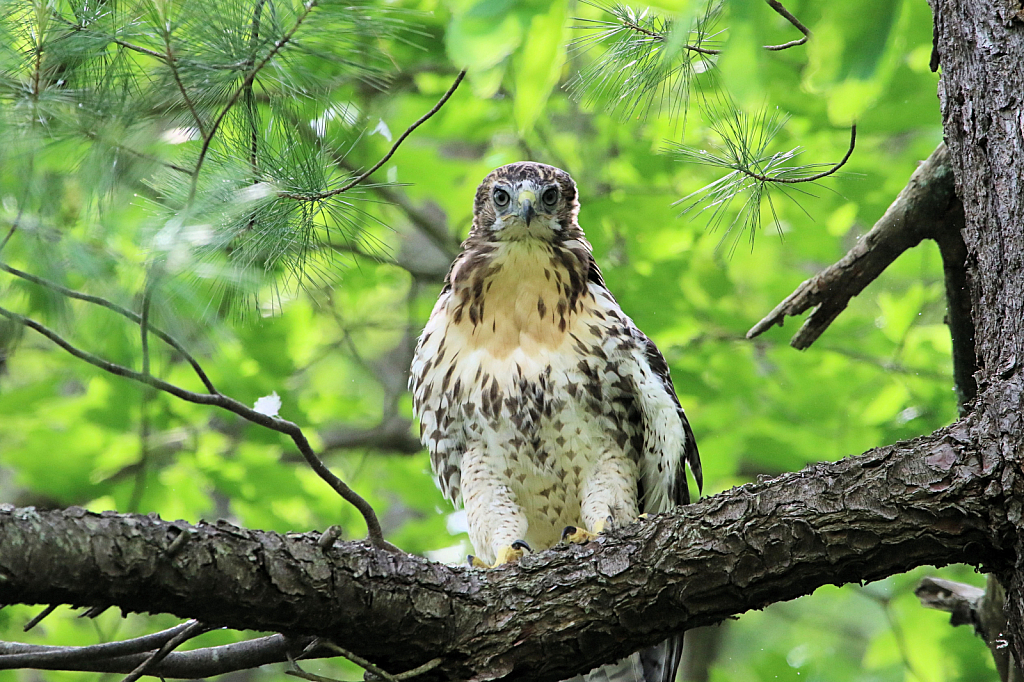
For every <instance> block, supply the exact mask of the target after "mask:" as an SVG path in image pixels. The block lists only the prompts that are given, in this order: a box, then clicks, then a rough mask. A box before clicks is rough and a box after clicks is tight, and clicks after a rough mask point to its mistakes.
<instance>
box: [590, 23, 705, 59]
mask: <svg viewBox="0 0 1024 682" xmlns="http://www.w3.org/2000/svg"><path fill="white" fill-rule="evenodd" d="M578 19H579V20H580V21H589V20H588V19H583V18H581V17H578ZM619 23H621V24H622V25H623V26H624V27H625V28H628V29H630V30H631V31H636V32H637V33H642V34H643V35H645V36H647V37H649V38H654V39H655V40H656V41H658V42H662V41H664V40H665V36H664V34H661V33H658V32H656V31H652V30H650V29H647V28H644V27H643V26H641V25H640V24H637V23H635V22H632V21H628V20H626V19H619ZM582 28H586V27H582ZM682 47H683V49H684V50H689V51H690V52H698V53H700V54H707V55H715V54H722V51H721V50H713V49H711V48H708V47H698V46H697V45H690V44H686V45H683V46H682Z"/></svg>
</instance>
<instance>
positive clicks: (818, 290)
mask: <svg viewBox="0 0 1024 682" xmlns="http://www.w3.org/2000/svg"><path fill="white" fill-rule="evenodd" d="M958 215H959V216H960V219H961V220H962V216H963V209H962V207H960V202H959V200H958V199H957V198H956V193H955V191H954V188H953V172H952V170H951V168H950V165H949V154H948V152H947V151H946V146H945V145H944V144H943V145H939V147H938V148H937V149H936V150H935V151H934V152H932V155H931V156H929V157H928V159H927V160H926V161H925V162H924V163H922V164H921V165H920V166H919V167H918V168H917V170H915V171H914V173H913V175H911V176H910V180H909V182H908V183H907V186H906V187H904V188H903V191H902V192H900V194H899V196H898V197H896V200H895V201H894V202H893V203H892V205H891V206H889V208H888V210H886V212H885V215H883V216H882V217H881V218H880V219H879V220H878V222H877V223H875V225H874V227H872V228H871V230H870V231H869V232H868V233H867V234H865V235H864V236H863V237H861V239H860V241H858V242H857V245H856V246H854V247H853V248H852V249H850V251H849V253H847V254H846V255H845V256H843V258H842V259H840V260H839V261H838V262H837V263H835V264H834V265H831V266H829V267H828V268H826V269H825V270H822V271H821V272H819V273H818V274H817V275H815V276H814V277H812V278H811V279H809V280H807V281H805V282H804V283H803V284H801V285H800V286H799V287H797V289H796V291H794V292H793V293H792V294H790V295H789V296H787V297H786V299H785V300H784V301H782V303H780V304H779V305H777V306H776V307H775V309H774V310H772V311H771V312H770V313H768V315H766V316H765V317H764V319H763V320H761V321H760V322H758V323H757V324H756V325H754V327H753V328H751V330H750V331H749V332H747V338H748V339H752V338H754V337H755V336H758V335H760V334H762V333H764V332H765V331H767V330H768V329H769V328H770V327H771V326H772V325H776V324H777V325H779V326H782V323H783V322H784V321H785V318H786V317H787V316H794V315H799V314H801V313H803V312H804V311H805V310H807V309H808V308H811V307H813V306H817V308H816V309H815V310H814V312H813V313H811V315H810V317H808V318H807V320H806V321H805V322H804V324H803V326H802V327H801V328H800V330H799V331H798V332H797V333H796V334H795V335H794V336H793V339H792V340H791V341H790V345H791V346H793V347H794V348H797V349H799V350H804V349H806V348H808V347H809V346H810V345H811V344H812V343H814V342H815V341H816V340H817V339H818V337H819V336H821V334H822V333H823V332H824V331H825V330H826V329H828V326H829V325H830V324H832V321H833V320H835V319H836V317H838V316H839V314H840V313H841V312H842V311H843V310H845V309H846V306H847V304H848V303H849V302H850V299H851V298H853V297H854V296H856V295H857V294H859V293H860V292H861V291H863V290H864V287H866V286H867V285H868V284H870V283H871V282H872V281H874V280H875V278H877V277H878V275H880V274H881V273H882V271H883V270H885V268H887V267H888V266H889V264H890V263H892V262H893V261H894V260H896V258H897V257H898V256H899V255H900V254H901V253H903V252H904V251H906V250H907V249H909V248H911V247H914V246H917V245H918V244H919V243H920V242H921V240H922V239H925V238H926V237H932V238H934V237H935V236H936V235H937V234H938V233H939V231H940V229H941V230H942V231H943V232H948V231H950V230H955V229H957V228H956V226H955V224H953V223H955V221H956V218H957V216H958ZM947 221H951V224H950V225H949V226H947V225H946V224H945V223H946V222H947ZM937 226H941V227H937ZM961 262H962V261H961ZM965 295H969V292H968V294H965ZM972 352H973V344H972Z"/></svg>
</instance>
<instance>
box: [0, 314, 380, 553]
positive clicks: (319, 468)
mask: <svg viewBox="0 0 1024 682" xmlns="http://www.w3.org/2000/svg"><path fill="white" fill-rule="evenodd" d="M0 315H3V316H4V317H6V318H7V319H9V320H12V321H14V322H17V323H19V324H21V325H23V326H25V327H28V328H29V329H32V330H34V331H36V332H38V333H40V334H42V335H43V336H45V337H46V338H48V339H50V340H51V341H53V342H54V343H56V344H57V345H58V346H60V347H61V348H63V349H64V350H65V351H67V352H68V353H70V354H71V355H73V356H75V357H76V358H78V359H79V360H84V361H85V362H88V363H89V364H90V365H93V366H94V367H98V368H100V369H102V370H104V371H105V372H109V373H110V374H114V375H117V376H120V377H125V378H126V379H132V380H133V381H138V382H139V383H142V384H146V385H147V386H152V387H153V388H155V389H158V390H160V391H164V392H165V393H169V394H171V395H173V396H175V397H177V398H181V399H182V400H185V401H188V402H190V403H196V404H199V405H213V406H216V407H220V408H222V409H224V410H227V411H229V412H232V413H234V414H237V415H238V416H239V417H242V418H243V419H246V420H248V421H250V422H253V423H255V424H259V425H260V426H264V427H266V428H268V429H271V430H273V431H277V432H278V433H283V434H285V435H286V436H289V437H290V438H291V439H292V442H293V443H295V446H296V447H297V448H298V450H299V452H300V453H301V454H302V457H303V459H305V460H306V463H307V464H309V466H310V467H311V468H312V469H313V471H315V472H316V473H317V475H318V476H319V477H320V478H321V479H323V480H324V481H325V482H326V483H327V484H328V485H329V486H331V488H333V489H334V491H335V492H337V493H338V495H340V496H341V498H342V499H344V500H345V501H346V502H348V503H349V504H351V505H352V506H354V507H355V508H356V509H358V510H359V513H360V514H362V516H363V520H364V521H365V522H366V528H367V537H368V538H369V540H370V542H371V543H373V545H374V546H376V547H381V548H385V549H388V550H393V551H397V549H396V548H395V547H394V546H393V545H391V544H389V543H388V542H387V541H385V540H384V534H383V532H382V531H381V527H380V521H379V520H378V519H377V514H376V512H374V510H373V507H371V506H370V504H369V503H368V502H367V501H366V500H365V499H363V497H361V496H360V495H359V494H358V493H356V492H355V491H354V490H352V488H350V487H349V486H348V485H347V484H346V483H345V482H344V481H342V480H341V479H340V478H338V477H337V476H336V475H335V474H334V473H333V472H332V471H331V470H330V469H328V468H327V465H325V464H324V463H323V461H322V460H321V459H320V458H319V457H317V455H316V453H315V452H314V451H313V448H312V447H311V446H310V444H309V441H308V440H307V439H306V436H305V434H304V433H303V432H302V429H301V428H299V426H298V425H297V424H295V423H294V422H290V421H288V420H286V419H281V418H279V417H271V416H269V415H266V414H263V413H261V412H257V411H256V410H254V409H252V408H250V407H249V406H247V405H245V404H243V403H241V402H239V401H237V400H235V399H234V398H230V397H228V396H226V395H224V394H222V393H195V392H193V391H188V390H185V389H183V388H181V387H180V386H176V385H174V384H171V383H168V382H166V381H164V380H162V379H158V378H156V377H154V376H152V375H149V374H144V373H142V372H136V371H135V370H133V369H130V368H128V367H124V366H123V365H118V364H116V363H113V362H110V361H109V360H106V359H104V358H101V357H99V356H98V355H94V354H92V353H90V352H88V351H85V350H82V349H81V348H78V347H77V346H74V345H72V344H71V343H70V342H69V341H67V339H65V338H64V337H62V336H61V335H60V334H58V333H57V332H55V331H53V330H52V329H50V328H48V327H46V326H45V325H43V324H40V323H39V322H36V321H35V320H33V319H31V318H28V317H25V316H23V315H19V314H17V313H15V312H12V311H10V310H7V309H6V308H2V307H0Z"/></svg>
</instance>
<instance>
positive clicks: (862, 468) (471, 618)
mask: <svg viewBox="0 0 1024 682" xmlns="http://www.w3.org/2000/svg"><path fill="white" fill-rule="evenodd" d="M971 429H972V426H971V424H970V423H969V422H963V423H959V424H957V425H954V426H952V427H950V428H948V429H945V430H942V431H940V432H937V433H936V434H933V435H931V436H926V437H922V438H918V439H915V440H913V441H908V442H904V443H897V444H895V445H892V446H888V447H885V448H880V449H877V450H873V451H871V452H869V453H866V454H865V455H861V456H858V457H851V458H847V459H845V460H842V461H840V462H836V463H830V464H817V465H814V466H811V467H808V468H806V469H804V470H803V471H800V472H797V473H790V474H784V475H782V476H780V477H778V478H776V479H772V480H765V481H761V482H758V483H755V484H748V485H745V486H742V487H739V488H735V489H733V490H730V491H727V492H725V493H721V494H719V495H715V496H713V497H710V498H706V499H704V500H701V501H700V502H698V503H696V504H694V505H690V506H688V507H685V508H681V509H679V510H678V511H676V512H674V513H672V514H668V515H662V516H658V517H654V518H652V519H650V520H646V521H644V522H642V523H640V524H636V525H633V526H630V527H629V528H627V529H623V530H622V531H617V532H615V533H612V534H611V535H610V536H608V537H606V538H603V539H602V540H600V541H599V542H596V543H591V544H588V545H584V546H573V547H560V548H556V549H555V550H552V551H549V552H545V553H542V554H538V555H534V556H528V557H526V558H525V559H524V560H523V561H522V562H521V564H520V565H519V566H511V567H507V568H502V569H497V570H493V571H479V570H472V569H467V568H461V567H455V568H453V567H448V566H444V565H440V564H436V563H431V562H428V561H426V560H425V559H421V558H418V557H413V556H409V555H395V554H392V553H389V552H386V551H382V550H376V549H373V548H371V547H369V546H366V545H363V544H360V543H339V544H337V545H335V546H334V547H332V548H329V549H328V550H326V551H323V550H321V549H320V548H319V547H318V545H317V539H318V537H317V536H316V535H315V534H302V535H278V534H274V533H267V532H260V531H250V530H245V529H241V528H236V527H233V526H230V525H227V524H219V525H206V524H201V525H199V526H190V525H187V524H184V523H182V522H177V523H167V522H164V521H161V520H159V519H158V518H156V517H152V516H128V515H119V514H114V513H107V514H99V515H97V514H92V513H87V512H85V511H83V510H68V511H56V512H36V511H34V510H31V509H15V508H10V507H8V508H5V509H3V510H2V511H0V602H21V603H70V604H75V605H89V606H92V605H100V606H109V605H114V606H118V607H121V608H122V609H125V610H129V611H151V612H169V613H174V614H177V615H179V616H182V617H191V618H197V619H199V620H201V621H203V622H204V623H207V624H209V625H214V626H227V627H232V628H239V629H257V630H271V631H277V632H283V633H286V634H291V635H320V636H327V637H330V638H332V639H333V640H334V641H336V642H338V643H339V644H340V645H341V646H343V647H345V648H346V649H349V650H351V651H354V652H356V653H357V654H360V655H362V656H364V657H366V658H368V659H370V660H371V661H373V662H374V663H377V664H378V665H380V666H381V667H383V668H384V669H385V670H394V671H403V670H408V669H410V668H413V667H416V666H418V665H421V664H423V663H425V662H426V661H429V660H431V659H433V658H435V657H441V658H442V659H443V662H442V664H441V665H440V666H439V667H438V668H436V669H435V670H434V671H432V672H430V673H428V674H427V675H424V676H423V677H422V678H421V679H425V680H441V679H457V680H486V679H507V680H537V681H538V682H540V681H543V680H559V679H563V678H566V677H569V676H571V675H572V674H576V673H580V672H585V671H586V670H589V669H590V668H591V667H593V666H595V665H597V664H600V663H603V662H607V661H610V660H614V659H616V658H618V657H621V656H622V655H624V654H626V653H628V652H630V651H633V650H636V649H637V648H640V647H641V646H643V645H647V644H652V643H654V642H657V641H660V640H661V639H664V638H665V636H666V635H668V634H670V633H673V632H677V631H680V630H683V629H686V628H690V627H696V626H700V625H707V624H711V623H715V622H719V621H721V620H722V619H724V618H726V617H729V616H731V615H735V614H738V613H742V612H744V611H747V610H749V609H756V608H762V607H764V606H765V605H767V604H770V603H773V602H777V601H781V600H786V599H792V598H795V597H799V596H802V595H805V594H810V593H811V592H813V591H814V589H816V588H817V587H819V586H821V585H825V584H842V583H846V582H861V581H866V580H876V579H879V578H883V577H885V576H888V575H892V574H894V573H900V572H904V571H906V570H909V569H910V568H913V567H915V566H919V565H923V564H932V565H945V564H948V563H953V562H959V563H968V564H972V565H975V566H984V567H985V568H986V569H988V570H997V571H998V570H1004V571H1008V570H1010V567H1009V565H1008V564H1007V563H1006V562H1007V559H1006V556H1007V555H1006V552H1005V551H1004V547H1005V543H1006V542H1007V541H1008V540H1012V539H1013V538H1012V537H1008V536H1007V534H1008V533H1010V531H1011V526H1010V524H1009V523H1008V522H1007V518H1006V510H1005V505H1004V499H1003V497H1002V487H1001V486H1002V481H1003V480H1004V478H1005V476H1006V472H1005V470H1004V468H1003V466H1002V461H1001V460H1000V458H999V456H998V453H990V452H988V451H986V450H979V449H976V448H975V447H973V445H972V442H971V435H970V431H971ZM182 536H184V537H187V538H188V540H187V541H182V540H180V539H178V538H180V537H182ZM0 662H2V658H0ZM157 670H159V668H157Z"/></svg>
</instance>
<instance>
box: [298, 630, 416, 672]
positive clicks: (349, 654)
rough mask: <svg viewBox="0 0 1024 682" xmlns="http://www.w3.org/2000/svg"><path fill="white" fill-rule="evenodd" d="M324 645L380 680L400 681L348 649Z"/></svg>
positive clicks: (326, 643)
mask: <svg viewBox="0 0 1024 682" xmlns="http://www.w3.org/2000/svg"><path fill="white" fill-rule="evenodd" d="M323 645H324V646H325V647H327V648H328V649H331V650H332V651H335V652H337V653H339V654H341V655H342V656H344V657H345V658H347V659H348V660H350V661H352V662H353V663H355V664H356V665H358V666H360V667H362V668H364V669H365V670H366V671H367V672H370V673H373V674H374V675H376V676H377V677H379V678H381V679H383V680H387V682H398V680H399V678H398V677H397V676H395V675H392V674H391V673H389V672H387V671H385V670H382V669H381V668H379V667H377V666H376V665H374V664H373V663H371V662H370V661H368V660H366V659H365V658H363V657H362V656H360V655H359V654H355V653H352V652H351V651H349V650H348V649H343V648H342V647H340V646H338V645H337V644H335V643H334V642H330V641H327V640H324V641H323ZM296 667H298V666H296Z"/></svg>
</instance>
